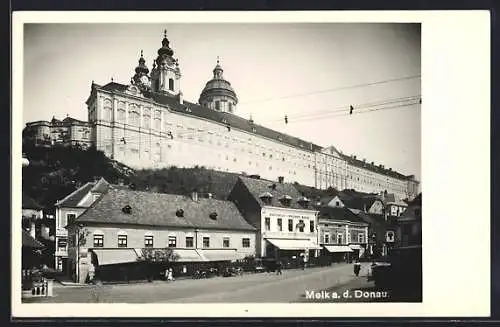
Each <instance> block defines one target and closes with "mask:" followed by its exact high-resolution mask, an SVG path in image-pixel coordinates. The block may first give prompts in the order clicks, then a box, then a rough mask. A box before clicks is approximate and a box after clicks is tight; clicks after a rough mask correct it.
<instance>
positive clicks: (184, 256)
mask: <svg viewBox="0 0 500 327" xmlns="http://www.w3.org/2000/svg"><path fill="white" fill-rule="evenodd" d="M174 253H175V254H177V255H178V256H179V257H178V258H177V260H176V262H202V261H205V260H204V259H203V257H202V256H200V254H199V253H198V252H197V251H196V250H195V249H176V250H174Z"/></svg>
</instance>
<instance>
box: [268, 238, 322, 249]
mask: <svg viewBox="0 0 500 327" xmlns="http://www.w3.org/2000/svg"><path fill="white" fill-rule="evenodd" d="M267 240H268V241H269V242H270V243H271V244H272V245H274V246H276V247H277V248H279V249H281V250H302V251H303V250H305V249H309V250H314V249H321V247H319V246H318V245H316V244H314V243H313V242H311V241H310V240H300V239H278V238H268V239H267Z"/></svg>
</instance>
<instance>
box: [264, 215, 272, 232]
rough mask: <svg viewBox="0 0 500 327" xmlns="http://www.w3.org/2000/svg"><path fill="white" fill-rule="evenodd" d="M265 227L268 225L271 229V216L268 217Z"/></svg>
mask: <svg viewBox="0 0 500 327" xmlns="http://www.w3.org/2000/svg"><path fill="white" fill-rule="evenodd" d="M265 227H266V230H270V229H271V218H266V222H265Z"/></svg>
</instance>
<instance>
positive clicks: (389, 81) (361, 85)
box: [240, 75, 421, 104]
mask: <svg viewBox="0 0 500 327" xmlns="http://www.w3.org/2000/svg"><path fill="white" fill-rule="evenodd" d="M420 77H421V75H413V76H405V77H399V78H392V79H386V80H380V81H376V82H371V83H363V84H355V85H349V86H341V87H336V88H331V89H325V90H319V91H313V92H307V93H299V94H293V95H287V96H283V97H277V98H267V99H262V100H255V101H247V102H241V103H240V104H252V103H264V102H269V101H276V100H285V99H293V98H298V97H304V96H309V95H315V94H322V93H329V92H336V91H342V90H350V89H357V88H361V87H367V86H373V85H380V84H387V83H391V82H398V81H404V80H411V79H417V78H420Z"/></svg>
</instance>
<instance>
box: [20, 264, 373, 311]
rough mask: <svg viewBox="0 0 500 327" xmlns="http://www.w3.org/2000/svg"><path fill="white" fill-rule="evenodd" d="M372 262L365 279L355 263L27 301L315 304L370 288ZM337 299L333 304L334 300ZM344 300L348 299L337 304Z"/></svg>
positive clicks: (86, 290) (77, 291) (69, 290)
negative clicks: (317, 295) (323, 297)
mask: <svg viewBox="0 0 500 327" xmlns="http://www.w3.org/2000/svg"><path fill="white" fill-rule="evenodd" d="M367 267H368V264H364V265H363V266H362V269H361V273H360V276H358V277H356V276H354V274H353V269H352V265H349V264H336V265H333V266H331V267H320V268H308V269H305V270H284V271H283V274H282V275H276V274H275V273H261V274H247V275H243V276H235V277H227V278H223V277H216V278H211V279H185V280H178V281H174V282H169V283H167V282H163V281H155V282H153V283H136V284H122V285H103V286H84V287H69V286H58V287H56V288H54V295H55V296H54V297H52V298H39V299H36V300H34V299H32V300H29V301H25V302H38V303H40V302H43V303H46V302H48V303H85V302H87V303H92V302H100V303H162V302H170V303H174V302H175V303H201V302H206V303H210V302H226V303H242V302H259V303H263V302H264V303H266V302H268V303H272V302H281V303H283V302H285V303H290V302H304V301H305V302H309V301H311V302H315V299H307V298H306V293H308V292H309V293H310V292H312V291H321V290H327V291H328V292H330V291H333V290H337V291H340V290H344V289H345V288H346V287H347V288H351V289H354V288H359V289H361V288H370V287H372V283H368V282H367V280H366V273H367ZM330 301H332V300H330ZM334 301H338V302H345V301H346V300H345V299H338V300H334Z"/></svg>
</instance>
